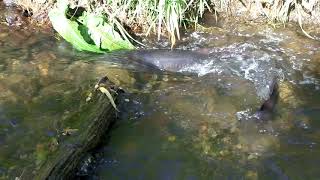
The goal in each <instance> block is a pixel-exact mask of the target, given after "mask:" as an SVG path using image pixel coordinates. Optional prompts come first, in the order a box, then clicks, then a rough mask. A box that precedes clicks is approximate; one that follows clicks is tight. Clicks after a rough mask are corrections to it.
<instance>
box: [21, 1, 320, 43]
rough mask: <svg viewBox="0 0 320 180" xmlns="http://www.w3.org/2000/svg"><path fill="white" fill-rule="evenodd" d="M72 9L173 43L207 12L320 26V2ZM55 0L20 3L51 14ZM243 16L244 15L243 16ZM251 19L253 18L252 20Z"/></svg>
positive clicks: (91, 4)
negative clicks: (102, 15)
mask: <svg viewBox="0 0 320 180" xmlns="http://www.w3.org/2000/svg"><path fill="white" fill-rule="evenodd" d="M68 1H69V3H70V4H73V7H77V6H82V7H84V8H86V9H87V10H88V11H92V12H98V13H103V14H105V15H106V16H107V17H108V19H109V20H110V21H113V19H115V21H116V22H121V23H122V24H126V25H127V26H129V27H132V28H133V27H139V28H141V29H142V31H143V32H144V33H145V34H146V35H149V34H150V33H156V34H158V38H160V37H161V35H167V36H168V37H169V38H170V40H171V42H172V44H174V43H175V42H176V40H177V39H179V38H180V31H179V29H180V28H181V27H188V26H189V25H191V24H197V22H198V20H199V19H200V18H201V17H202V15H203V13H204V12H205V11H210V12H212V13H218V14H226V15H228V16H237V15H239V12H245V13H242V15H244V16H243V17H244V19H245V18H246V16H245V15H248V14H249V15H250V14H251V15H252V14H255V15H258V16H259V17H263V18H265V19H266V20H267V21H270V22H273V23H274V22H281V23H286V22H288V21H296V22H298V23H299V25H300V26H301V28H302V25H303V24H305V23H316V24H319V23H320V0H236V1H234V0H68ZM54 2H55V1H54V0H19V1H17V3H18V4H19V5H21V6H23V7H24V8H25V9H28V10H30V11H31V9H32V11H33V14H41V12H43V11H46V9H47V11H48V8H51V7H52V5H53V4H54ZM240 14H241V13H240ZM250 19H252V17H250Z"/></svg>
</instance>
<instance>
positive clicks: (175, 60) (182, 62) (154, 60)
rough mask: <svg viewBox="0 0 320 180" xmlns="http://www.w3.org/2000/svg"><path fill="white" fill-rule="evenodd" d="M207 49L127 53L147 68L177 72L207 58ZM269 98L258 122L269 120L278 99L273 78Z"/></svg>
mask: <svg viewBox="0 0 320 180" xmlns="http://www.w3.org/2000/svg"><path fill="white" fill-rule="evenodd" d="M209 55H210V54H209V51H208V49H200V50H198V51H191V50H160V49H152V50H138V51H133V52H130V53H129V58H130V59H131V60H134V61H136V62H138V63H141V64H143V65H147V66H148V67H152V68H155V69H160V70H165V71H171V72H177V71H179V70H181V69H182V68H184V67H188V66H192V65H193V64H196V63H199V62H201V61H203V60H206V59H208V57H209ZM269 92H270V93H269V98H268V99H267V100H266V101H265V102H264V103H263V104H262V105H261V107H260V108H259V109H258V111H257V112H256V113H255V115H256V117H257V118H258V119H259V120H269V119H271V116H272V114H273V111H274V107H275V105H276V103H277V99H278V83H277V79H276V78H274V79H273V81H272V82H271V84H270V90H269Z"/></svg>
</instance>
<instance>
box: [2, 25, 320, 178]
mask: <svg viewBox="0 0 320 180" xmlns="http://www.w3.org/2000/svg"><path fill="white" fill-rule="evenodd" d="M298 32H299V30H298V29H295V28H294V27H291V28H280V29H276V30H274V29H272V28H271V27H268V26H261V25H252V24H236V25H234V24H230V23H229V24H228V23H226V24H225V25H222V27H221V28H218V27H213V28H209V29H205V30H200V31H199V32H196V33H188V32H187V33H186V34H185V36H184V39H183V40H182V41H181V42H180V43H179V44H178V45H177V48H179V49H191V50H195V49H199V48H208V47H209V48H210V52H211V53H212V56H211V57H210V58H209V59H208V60H207V61H205V62H201V63H199V64H196V65H194V66H190V67H187V68H186V69H183V70H181V71H183V72H184V73H179V72H178V73H170V72H163V73H159V72H154V71H153V70H150V69H148V67H144V66H143V64H139V63H135V62H130V61H127V59H128V57H127V55H126V52H121V53H113V54H108V55H94V54H88V53H79V52H77V51H75V50H73V49H72V47H70V46H69V45H68V44H67V43H65V42H63V41H62V40H57V39H56V38H54V37H53V36H52V35H50V34H49V35H48V34H43V33H40V32H33V31H27V30H19V29H13V28H10V27H8V26H7V25H5V24H3V23H2V24H0V37H1V38H0V57H1V59H0V90H1V93H0V179H14V178H15V177H20V176H21V177H23V178H25V179H32V177H33V175H34V174H36V173H37V169H38V168H39V166H40V165H41V163H43V159H44V156H45V151H44V149H48V147H52V146H50V143H49V144H48V142H54V141H55V140H56V139H59V132H60V131H61V130H62V129H64V128H72V127H65V126H64V125H63V119H64V118H65V117H67V116H68V114H71V113H73V112H76V111H77V110H78V109H79V106H80V105H79V104H81V102H83V101H85V98H86V95H87V94H88V92H89V91H90V90H91V89H92V87H93V85H94V83H95V82H96V81H97V80H98V79H99V78H101V77H102V76H104V75H107V76H108V77H109V78H110V79H111V80H112V81H114V82H115V83H116V84H117V85H119V86H121V87H123V88H124V89H125V90H126V93H125V94H124V95H123V97H121V100H120V105H119V108H120V110H121V113H119V119H118V121H117V122H116V123H115V125H114V126H113V129H112V131H111V132H110V133H109V134H108V136H106V138H105V139H104V142H103V144H102V145H101V146H100V147H98V148H97V149H95V150H93V151H92V152H91V153H90V154H88V158H87V160H86V162H85V163H84V165H83V166H82V169H81V170H79V172H78V177H81V178H84V179H318V177H319V176H320V172H319V171H318V166H317V165H318V163H319V162H320V148H319V143H320V134H319V133H320V123H319V119H318V117H319V115H320V93H319V91H320V73H319V72H320V52H319V47H320V43H319V42H318V41H314V40H311V39H307V38H305V37H304V36H302V35H300V34H299V33H298ZM145 43H146V44H147V45H149V46H156V47H168V44H166V43H154V42H153V41H152V40H145ZM186 72H187V73H186ZM274 76H276V77H277V78H278V79H279V93H280V94H279V101H278V103H277V105H276V110H275V112H274V113H273V114H272V115H271V116H270V118H268V119H267V120H266V121H264V122H258V121H255V120H254V119H253V118H251V117H252V115H253V114H254V112H255V111H256V110H258V109H259V106H260V105H261V103H262V102H263V100H264V99H265V98H266V96H267V94H268V87H267V85H268V84H269V82H270V81H271V80H272V79H273V77H274ZM49 149H50V148H49ZM86 163H87V164H88V165H85V164H86Z"/></svg>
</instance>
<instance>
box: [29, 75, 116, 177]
mask: <svg viewBox="0 0 320 180" xmlns="http://www.w3.org/2000/svg"><path fill="white" fill-rule="evenodd" d="M102 83H103V84H105V83H106V81H105V80H104V82H101V81H100V82H99V84H100V86H101V84H102ZM109 85H110V84H109ZM109 85H107V87H108V89H110V86H109ZM107 87H105V88H107ZM114 90H115V91H112V92H111V91H110V93H111V95H112V97H113V98H114V99H115V100H116V98H117V96H118V93H117V91H118V92H119V90H117V89H115V88H114ZM115 115H116V109H115V108H114V107H113V106H112V104H111V102H110V100H109V99H108V97H107V96H106V95H105V94H103V93H101V92H100V91H99V90H96V91H94V92H93V93H92V96H91V97H90V101H89V102H87V103H85V104H84V105H83V106H82V107H81V108H80V110H79V111H78V112H77V113H74V114H73V115H71V116H70V117H69V118H67V119H66V120H64V121H65V122H66V125H65V127H68V126H67V125H70V127H71V128H72V129H66V130H65V132H62V134H64V135H62V138H63V139H62V140H61V141H62V142H59V145H58V147H57V149H56V150H55V151H54V152H52V153H50V154H49V155H48V157H47V160H46V162H45V163H44V164H43V165H42V166H41V167H40V169H39V170H38V171H37V172H38V173H37V175H36V178H35V179H40V180H42V179H50V180H51V179H59V180H62V179H72V178H73V177H74V175H75V171H76V168H77V167H78V166H79V163H80V162H81V160H82V159H83V157H84V156H85V155H86V152H88V151H89V150H91V149H93V148H94V147H96V146H97V145H98V144H99V143H100V140H101V139H102V137H103V136H104V135H105V133H106V132H107V131H108V129H109V128H110V124H111V123H112V121H114V120H115ZM74 128H75V129H74ZM72 130H73V131H72Z"/></svg>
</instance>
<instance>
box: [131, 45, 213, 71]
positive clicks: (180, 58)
mask: <svg viewBox="0 0 320 180" xmlns="http://www.w3.org/2000/svg"><path fill="white" fill-rule="evenodd" d="M208 57H209V54H208V53H207V52H203V51H201V50H199V51H190V50H165V49H151V50H138V51H132V52H130V53H129V58H130V59H131V60H134V61H136V62H139V63H141V64H143V65H147V66H149V67H153V68H156V69H161V70H165V71H171V72H177V71H179V70H181V69H182V68H184V67H188V66H191V65H193V64H196V63H199V62H201V61H202V60H205V59H208Z"/></svg>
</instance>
